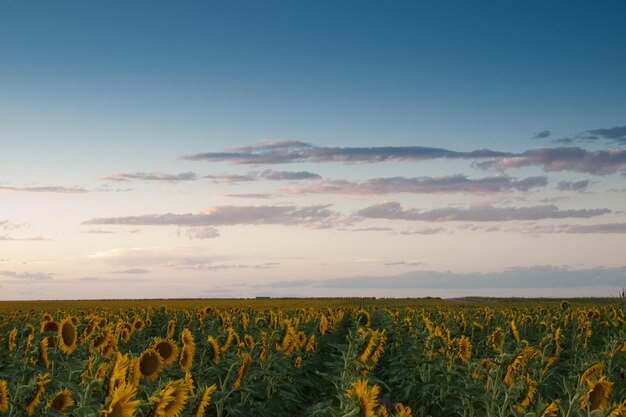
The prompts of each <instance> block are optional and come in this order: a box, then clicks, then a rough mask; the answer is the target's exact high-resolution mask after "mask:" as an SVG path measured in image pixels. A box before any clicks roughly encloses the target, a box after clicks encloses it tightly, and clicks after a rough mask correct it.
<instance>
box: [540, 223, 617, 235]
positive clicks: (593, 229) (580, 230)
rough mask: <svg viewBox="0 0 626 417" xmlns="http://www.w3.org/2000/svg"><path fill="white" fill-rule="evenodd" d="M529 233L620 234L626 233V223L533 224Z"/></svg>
mask: <svg viewBox="0 0 626 417" xmlns="http://www.w3.org/2000/svg"><path fill="white" fill-rule="evenodd" d="M529 232H531V233H536V234H541V233H572V234H594V233H597V234H613V233H615V234H621V233H626V223H598V224H564V225H556V226H535V227H534V228H531V229H530V230H529Z"/></svg>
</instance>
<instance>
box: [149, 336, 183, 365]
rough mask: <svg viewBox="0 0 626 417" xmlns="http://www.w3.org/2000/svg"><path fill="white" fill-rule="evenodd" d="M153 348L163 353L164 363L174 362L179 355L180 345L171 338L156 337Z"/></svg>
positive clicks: (160, 353)
mask: <svg viewBox="0 0 626 417" xmlns="http://www.w3.org/2000/svg"><path fill="white" fill-rule="evenodd" d="M153 348H154V350H156V351H157V352H158V353H159V355H161V359H163V365H171V364H173V363H174V362H175V361H176V358H177V357H178V345H177V344H176V343H175V342H174V341H173V340H171V339H161V338H160V337H155V338H154V344H153Z"/></svg>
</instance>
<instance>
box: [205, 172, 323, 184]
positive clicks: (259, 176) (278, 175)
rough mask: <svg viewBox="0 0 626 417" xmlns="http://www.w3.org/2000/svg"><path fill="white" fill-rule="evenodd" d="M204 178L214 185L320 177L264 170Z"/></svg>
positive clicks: (302, 173) (311, 173) (315, 178)
mask: <svg viewBox="0 0 626 417" xmlns="http://www.w3.org/2000/svg"><path fill="white" fill-rule="evenodd" d="M204 178H209V179H212V180H214V182H216V183H226V184H238V183H240V182H251V181H259V180H267V181H301V180H319V179H321V178H322V177H321V176H320V175H318V174H315V173H313V172H309V171H274V170H272V169H266V170H265V171H262V172H249V173H248V174H245V175H237V174H222V175H206V176H205V177H204Z"/></svg>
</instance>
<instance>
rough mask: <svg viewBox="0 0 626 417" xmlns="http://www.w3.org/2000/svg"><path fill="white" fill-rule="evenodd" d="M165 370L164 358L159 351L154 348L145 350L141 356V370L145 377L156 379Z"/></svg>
mask: <svg viewBox="0 0 626 417" xmlns="http://www.w3.org/2000/svg"><path fill="white" fill-rule="evenodd" d="M162 370H163V359H161V355H159V352H157V351H156V350H154V349H152V348H148V349H146V350H144V351H143V352H142V353H141V355H140V356H139V372H140V373H141V376H142V377H143V378H148V379H156V377H157V375H158V374H159V372H161V371H162Z"/></svg>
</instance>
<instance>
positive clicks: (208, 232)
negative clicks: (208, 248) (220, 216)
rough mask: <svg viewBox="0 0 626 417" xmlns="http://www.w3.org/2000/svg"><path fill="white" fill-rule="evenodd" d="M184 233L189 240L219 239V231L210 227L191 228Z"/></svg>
mask: <svg viewBox="0 0 626 417" xmlns="http://www.w3.org/2000/svg"><path fill="white" fill-rule="evenodd" d="M185 233H186V234H187V237H189V239H214V238H216V237H220V232H219V230H217V229H215V228H213V227H210V226H205V227H192V228H189V229H187V230H186V232H185Z"/></svg>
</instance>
